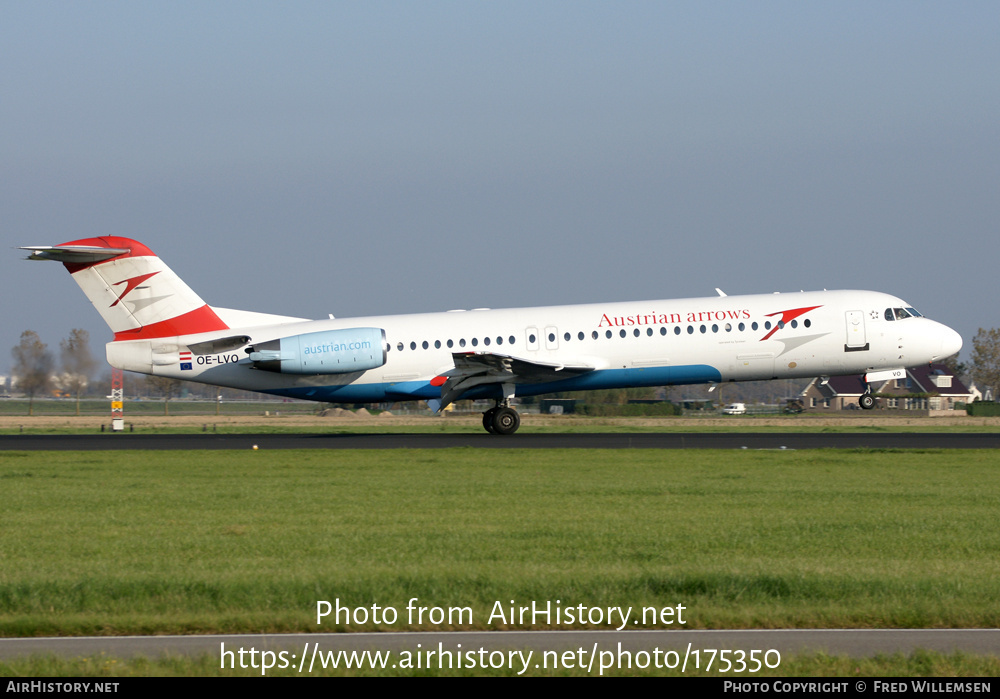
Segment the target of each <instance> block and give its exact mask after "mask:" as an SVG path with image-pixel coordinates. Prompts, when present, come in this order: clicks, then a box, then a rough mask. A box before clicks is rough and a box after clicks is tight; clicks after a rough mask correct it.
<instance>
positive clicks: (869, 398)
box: [858, 383, 875, 410]
mask: <svg viewBox="0 0 1000 699" xmlns="http://www.w3.org/2000/svg"><path fill="white" fill-rule="evenodd" d="M858 405H860V406H861V409H862V410H871V409H872V408H874V407H875V396H873V395H872V385H871V384H870V383H866V384H865V392H864V393H862V394H861V397H860V398H858Z"/></svg>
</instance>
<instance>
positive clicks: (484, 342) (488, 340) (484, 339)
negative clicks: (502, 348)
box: [483, 337, 490, 347]
mask: <svg viewBox="0 0 1000 699" xmlns="http://www.w3.org/2000/svg"><path fill="white" fill-rule="evenodd" d="M483 344H484V345H486V346H487V347H489V346H490V338H488V337H484V338H483Z"/></svg>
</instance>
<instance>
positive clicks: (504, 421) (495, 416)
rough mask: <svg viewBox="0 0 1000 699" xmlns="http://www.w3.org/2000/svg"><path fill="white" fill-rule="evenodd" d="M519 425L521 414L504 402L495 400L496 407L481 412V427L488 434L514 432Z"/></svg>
mask: <svg viewBox="0 0 1000 699" xmlns="http://www.w3.org/2000/svg"><path fill="white" fill-rule="evenodd" d="M520 426H521V416H520V415H518V414H517V411H516V410H514V409H513V408H512V407H510V405H509V404H505V402H501V401H497V404H496V407H494V408H490V409H489V410H487V411H486V412H485V413H483V427H484V428H485V429H486V431H487V432H489V433H490V434H514V433H515V432H517V428H518V427H520Z"/></svg>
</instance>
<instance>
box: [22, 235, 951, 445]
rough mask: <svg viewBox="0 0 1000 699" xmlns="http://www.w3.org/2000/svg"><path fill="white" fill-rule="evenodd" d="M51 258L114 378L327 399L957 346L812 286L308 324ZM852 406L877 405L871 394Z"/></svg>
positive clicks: (459, 391)
mask: <svg viewBox="0 0 1000 699" xmlns="http://www.w3.org/2000/svg"><path fill="white" fill-rule="evenodd" d="M22 249H23V250H29V251H30V252H31V255H30V256H29V259H32V260H55V261H58V262H62V263H63V264H64V265H65V267H66V269H67V270H69V272H70V274H72V276H73V278H74V279H75V280H76V281H77V283H78V284H79V285H80V287H81V288H82V289H83V292H84V293H85V294H86V295H87V296H88V298H90V300H91V302H92V303H93V304H94V306H95V307H96V308H97V310H98V312H100V314H101V315H102V316H103V318H104V320H105V321H106V322H107V324H108V325H109V326H110V327H111V330H112V332H113V333H114V340H113V341H112V342H109V343H108V345H107V357H108V362H109V363H110V364H111V365H112V366H114V367H117V368H120V369H125V370H127V371H135V372H139V373H142V374H151V375H153V376H166V377H170V378H175V379H185V380H188V381H199V382H201V383H206V384H212V385H216V386H228V387H231V388H238V389H245V390H251V391H260V392H262V393H269V394H273V395H278V396H288V397H290V398H301V399H306V400H315V401H324V402H335V403H369V402H386V401H406V400H426V401H428V402H429V403H430V404H431V405H432V406H434V407H436V408H437V409H441V408H443V407H444V406H446V405H448V404H449V403H452V402H453V401H456V400H460V399H489V400H493V401H494V403H495V405H494V407H492V408H490V409H489V410H487V411H486V412H484V413H483V427H485V428H486V430H487V431H488V432H490V433H493V434H513V433H514V432H515V431H516V430H517V428H518V426H519V425H520V421H521V420H520V417H519V415H518V413H517V412H516V411H515V410H514V409H513V408H512V407H511V399H512V398H513V397H515V396H534V395H539V394H543V393H552V392H555V391H578V390H589V389H599V388H623V387H634V386H667V385H678V384H698V383H720V382H723V381H753V380H758V379H782V378H800V377H817V376H832V375H842V374H864V376H865V381H866V383H869V382H872V381H880V380H884V379H891V378H901V377H903V376H905V370H906V368H907V367H912V366H916V365H918V364H923V363H926V362H934V361H938V360H940V359H943V358H945V357H948V356H951V355H953V354H955V353H957V352H958V351H959V349H961V347H962V339H961V337H960V336H959V335H958V333H956V332H955V331H954V330H952V329H951V328H948V327H947V326H945V325H942V324H941V323H938V322H935V321H933V320H930V319H929V318H924V317H922V316H921V315H920V313H918V312H917V311H916V310H915V309H914V308H913V307H912V306H910V304H908V303H906V302H905V301H902V300H900V299H898V298H896V297H895V296H890V295H888V294H884V293H879V292H875V291H810V292H795V293H781V294H760V295H750V296H726V295H725V294H724V293H723V292H722V291H719V290H716V291H717V292H718V296H714V297H708V298H693V299H664V300H659V301H633V302H627V303H594V304H585V305H574V306H540V307H537V308H511V309H502V310H489V309H477V310H472V311H449V312H444V313H421V314H412V315H390V316H374V317H366V318H348V319H343V318H336V319H334V318H332V317H331V318H329V319H326V320H307V319H304V318H294V317H288V316H277V315H270V314H263V313H254V312H249V311H236V310H231V309H226V308H218V307H215V306H209V305H208V304H206V303H205V302H204V301H203V300H202V299H201V297H199V296H198V294H196V293H195V292H194V291H192V290H191V288H190V287H188V285H187V284H185V283H184V282H183V281H181V279H180V277H178V276H177V275H176V274H174V272H173V271H171V269H170V268H169V267H167V266H166V265H165V264H164V263H163V262H162V261H161V260H160V258H159V257H157V256H156V255H154V254H153V252H152V251H151V250H150V249H149V248H147V247H146V246H145V245H143V244H141V243H139V242H136V241H135V240H130V239H128V238H120V237H100V238H88V239H85V240H77V241H73V242H70V243H64V244H62V245H55V246H35V247H25V248H22ZM860 405H861V407H862V408H865V409H870V408H872V407H873V405H874V398H873V396H872V395H871V387H870V385H869V388H868V390H867V391H866V392H865V393H864V394H863V395H862V396H861V399H860Z"/></svg>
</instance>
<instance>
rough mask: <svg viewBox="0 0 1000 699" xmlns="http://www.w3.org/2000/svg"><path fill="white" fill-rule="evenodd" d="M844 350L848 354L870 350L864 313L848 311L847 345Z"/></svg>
mask: <svg viewBox="0 0 1000 699" xmlns="http://www.w3.org/2000/svg"><path fill="white" fill-rule="evenodd" d="M844 349H845V350H846V351H848V352H858V351H862V350H866V349H868V338H867V333H866V332H865V312H864V311H847V343H846V344H845V345H844Z"/></svg>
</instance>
